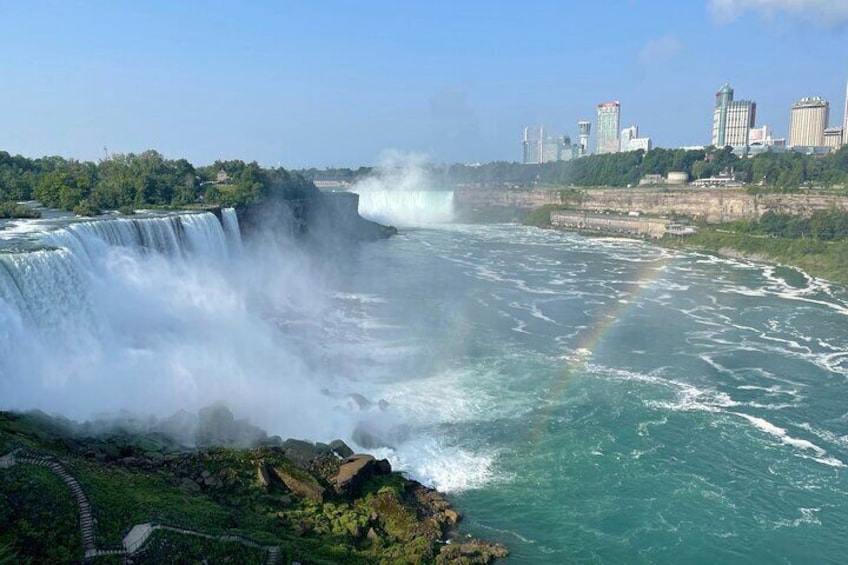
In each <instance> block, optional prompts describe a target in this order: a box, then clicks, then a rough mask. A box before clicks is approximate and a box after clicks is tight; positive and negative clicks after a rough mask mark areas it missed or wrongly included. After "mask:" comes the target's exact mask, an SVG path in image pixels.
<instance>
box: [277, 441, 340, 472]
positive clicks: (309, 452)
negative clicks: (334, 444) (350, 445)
mask: <svg viewBox="0 0 848 565" xmlns="http://www.w3.org/2000/svg"><path fill="white" fill-rule="evenodd" d="M282 450H283V454H284V455H285V456H286V458H288V459H289V460H290V461H292V462H293V463H296V464H297V465H300V466H301V467H306V466H307V465H308V464H309V462H310V461H312V460H313V459H315V458H316V457H318V456H319V455H321V451H322V450H321V449H320V448H319V447H318V446H316V445H315V444H314V443H310V442H308V441H304V440H302V439H287V440H286V441H284V442H283V445H282ZM328 450H329V448H328Z"/></svg>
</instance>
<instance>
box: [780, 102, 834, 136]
mask: <svg viewBox="0 0 848 565" xmlns="http://www.w3.org/2000/svg"><path fill="white" fill-rule="evenodd" d="M829 119H830V104H829V103H828V102H827V100H825V99H823V98H821V97H818V96H817V97H815V98H802V99H801V100H799V101H798V102H796V103H795V104H793V105H792V113H791V115H790V119H789V145H791V146H792V147H823V146H824V130H825V129H827V125H828V123H829Z"/></svg>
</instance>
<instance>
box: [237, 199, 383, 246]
mask: <svg viewBox="0 0 848 565" xmlns="http://www.w3.org/2000/svg"><path fill="white" fill-rule="evenodd" d="M358 208H359V195H358V194H354V193H352V192H328V193H320V194H318V195H317V196H316V197H313V198H306V199H301V200H283V199H277V200H270V201H265V202H262V203H260V204H252V205H249V206H243V207H240V208H237V209H236V213H237V214H238V219H239V226H240V227H241V231H242V235H243V236H245V237H250V236H252V235H254V234H256V233H259V232H263V233H265V232H268V233H271V234H284V235H288V236H292V237H298V238H308V239H314V240H318V241H325V242H326V241H344V242H350V241H372V240H377V239H385V238H387V237H391V236H392V235H394V234H396V233H397V230H396V229H395V228H394V227H392V226H384V225H381V224H378V223H376V222H371V221H369V220H366V219H365V218H363V217H361V216H360V215H359V212H358Z"/></svg>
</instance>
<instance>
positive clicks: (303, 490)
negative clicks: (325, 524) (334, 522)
mask: <svg viewBox="0 0 848 565" xmlns="http://www.w3.org/2000/svg"><path fill="white" fill-rule="evenodd" d="M272 472H273V474H274V476H276V477H277V478H278V479H279V480H280V481H282V483H283V484H284V485H286V487H288V489H289V490H290V491H292V492H293V493H295V494H299V495H300V496H303V497H304V498H308V499H310V500H314V501H315V502H324V487H322V486H321V485H320V484H318V481H317V480H315V478H314V477H312V476H311V475H308V474H306V473H295V472H292V471H289V470H287V469H285V468H283V467H274V468H273V469H272Z"/></svg>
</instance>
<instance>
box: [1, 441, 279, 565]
mask: <svg viewBox="0 0 848 565" xmlns="http://www.w3.org/2000/svg"><path fill="white" fill-rule="evenodd" d="M15 465H37V466H40V467H46V468H47V469H49V470H50V471H52V472H53V474H55V475H56V476H57V477H59V478H60V479H62V481H63V482H64V483H65V484H66V485H68V488H69V489H70V490H71V494H72V495H73V496H74V499H75V500H76V503H77V507H78V508H79V516H80V532H81V535H82V547H83V550H84V551H85V557H84V559H83V560H84V562H86V563H87V562H90V561H91V560H92V559H94V558H96V557H100V556H104V555H124V556H127V557H130V556H133V555H136V554H138V553H140V552H142V551H143V550H144V546H145V545H146V543H147V541H148V540H149V539H150V536H152V535H153V533H154V532H155V531H156V530H167V531H170V532H176V533H178V534H182V535H190V536H198V537H203V538H206V539H211V540H217V541H222V542H236V543H241V544H242V545H246V546H249V547H255V548H257V549H262V550H265V551H266V552H267V553H268V557H267V559H266V560H265V562H266V563H267V564H268V565H273V564H274V563H276V562H277V561H278V560H279V558H280V548H279V546H266V545H260V544H258V543H257V542H255V541H253V540H250V539H248V538H243V537H241V536H234V535H227V534H223V535H213V534H208V533H205V532H199V531H196V530H188V529H183V528H174V527H172V526H167V525H163V524H156V525H154V524H149V523H148V524H136V525H135V526H133V527H132V528H131V529H130V531H129V533H128V534H127V535H126V536H125V537H124V540H123V548H122V549H98V548H97V544H96V543H95V539H94V518H93V516H92V514H91V504H90V503H89V502H88V497H87V496H86V495H85V491H83V489H82V486H81V485H80V484H79V482H78V481H77V480H76V479H75V478H74V477H73V475H71V474H70V473H69V472H68V470H67V469H66V468H65V466H64V465H63V464H62V462H61V461H59V460H58V459H57V458H55V457H53V456H52V455H42V454H39V453H36V452H34V451H30V450H26V449H23V448H18V449H15V450H13V451H11V452H9V453H7V454H6V455H4V456H2V457H0V469H9V468H11V467H13V466H15Z"/></svg>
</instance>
